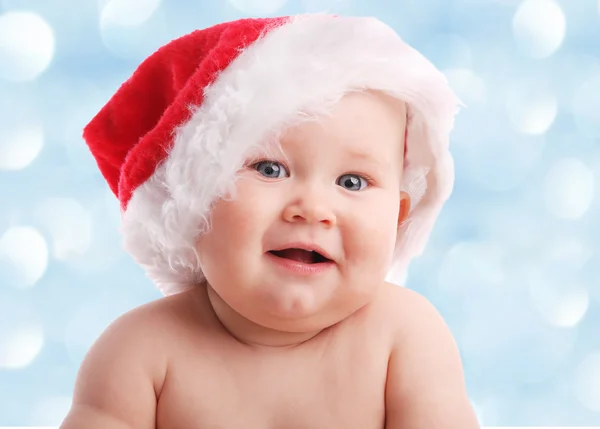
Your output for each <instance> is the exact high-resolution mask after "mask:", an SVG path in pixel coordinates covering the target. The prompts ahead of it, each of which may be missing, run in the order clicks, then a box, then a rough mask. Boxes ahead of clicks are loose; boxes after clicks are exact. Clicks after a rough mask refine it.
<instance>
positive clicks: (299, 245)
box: [269, 242, 335, 262]
mask: <svg viewBox="0 0 600 429" xmlns="http://www.w3.org/2000/svg"><path fill="white" fill-rule="evenodd" d="M285 249H301V250H306V251H309V252H317V253H319V254H320V255H321V256H323V257H324V258H327V259H329V260H330V261H332V262H335V260H334V259H333V257H332V256H331V254H330V253H329V252H327V250H325V249H323V248H322V247H321V246H319V245H318V244H314V243H304V242H292V243H287V244H284V245H282V246H279V247H277V248H275V249H271V250H269V252H278V251H280V250H285Z"/></svg>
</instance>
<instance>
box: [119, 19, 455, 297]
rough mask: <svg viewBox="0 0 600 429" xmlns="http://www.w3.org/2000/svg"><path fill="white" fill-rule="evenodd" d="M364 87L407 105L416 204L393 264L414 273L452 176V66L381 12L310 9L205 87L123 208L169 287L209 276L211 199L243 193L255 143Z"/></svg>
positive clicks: (161, 284)
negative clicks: (202, 241)
mask: <svg viewBox="0 0 600 429" xmlns="http://www.w3.org/2000/svg"><path fill="white" fill-rule="evenodd" d="M363 89H372V90H380V91H384V92H386V93H387V94H390V95H392V96H394V97H397V98H398V99H401V100H403V101H405V102H406V103H407V105H408V114H409V116H408V117H409V121H408V138H407V144H408V156H407V159H406V161H405V173H404V187H405V190H406V191H407V192H408V193H409V194H411V196H412V210H411V213H410V217H409V220H408V221H407V222H406V223H405V225H403V227H402V228H401V230H400V232H399V235H398V237H399V238H398V242H397V245H396V254H395V258H394V261H395V264H394V267H392V270H393V273H394V276H400V275H402V274H403V273H404V271H405V270H406V268H407V266H408V263H409V262H410V260H411V259H412V258H413V257H414V256H417V255H418V254H420V253H421V252H422V250H423V248H424V246H425V244H426V242H427V240H428V237H429V235H430V232H431V230H432V228H433V224H434V222H435V219H436V218H437V216H438V213H439V211H440V209H441V207H442V205H443V204H444V202H445V200H446V199H447V198H448V197H449V195H450V193H451V190H452V187H453V181H454V171H453V161H452V158H451V156H450V153H449V151H448V137H449V133H450V131H451V129H452V127H453V124H454V116H455V114H456V113H457V111H458V108H459V106H460V101H459V100H458V99H457V97H456V96H455V94H454V93H453V92H452V91H451V89H450V88H449V86H448V84H447V81H446V79H445V77H444V76H443V74H442V73H440V72H439V71H438V70H437V69H436V68H435V67H434V66H433V65H432V64H431V63H430V62H429V61H428V60H426V59H425V58H424V57H423V56H421V55H420V54H419V53H418V52H417V51H416V50H414V49H413V48H411V47H410V46H408V45H407V44H406V43H404V42H403V41H402V40H401V39H400V38H399V37H398V35H397V34H396V33H395V32H394V31H393V30H392V29H391V28H389V27H388V26H386V25H385V24H383V23H381V22H380V21H378V20H376V19H373V18H355V17H332V16H328V15H303V16H299V17H295V18H292V19H290V20H289V21H288V22H287V23H286V24H285V25H283V26H280V27H277V28H274V29H271V30H270V31H268V32H267V33H266V34H265V35H264V36H263V37H261V38H260V39H259V40H257V41H256V42H255V43H253V44H252V45H251V46H249V47H248V48H247V49H245V50H244V51H243V52H241V53H240V55H239V56H238V57H237V58H236V59H235V60H234V61H233V62H232V63H231V64H230V66H229V67H228V68H227V69H226V70H224V71H223V72H222V73H221V74H220V75H219V77H218V78H217V79H216V81H215V82H214V83H213V84H212V85H211V86H210V87H208V88H206V89H205V100H204V103H203V104H202V105H201V106H196V107H194V108H193V109H194V110H193V116H192V118H191V120H189V122H187V123H185V124H182V126H181V127H180V128H179V129H177V130H176V133H175V141H174V145H173V149H172V151H171V153H170V154H169V157H168V158H167V160H166V161H165V162H164V163H162V164H161V165H160V166H159V167H158V168H157V170H156V172H155V174H154V175H153V176H152V177H151V178H150V179H149V180H148V181H147V182H146V183H144V184H143V185H142V186H140V187H139V188H138V189H137V190H136V191H135V192H134V194H133V197H132V199H131V201H130V203H129V205H128V208H127V210H126V212H125V213H124V214H123V225H122V232H123V235H124V244H125V248H126V249H127V250H128V251H129V252H130V253H131V254H132V256H133V257H134V259H135V260H136V261H137V262H138V263H140V264H141V265H142V266H143V267H144V268H145V270H146V272H147V274H148V276H149V277H150V278H151V279H152V280H153V281H154V282H155V283H156V284H157V286H158V288H159V289H160V290H161V292H162V293H164V294H166V295H168V294H172V293H177V292H180V291H183V290H185V289H187V288H189V287H191V286H193V285H194V284H196V283H198V282H200V281H202V280H203V275H202V272H201V270H200V267H199V264H198V259H197V255H196V252H195V243H196V241H197V239H198V236H199V235H200V234H202V233H203V232H205V231H207V230H208V228H210V222H209V219H210V209H211V204H212V203H213V202H214V201H215V200H216V199H218V198H223V197H228V196H234V195H235V178H236V172H237V171H238V170H239V168H240V167H241V166H242V165H243V162H244V160H245V158H246V157H247V156H248V153H250V152H251V151H254V150H258V149H260V148H261V147H263V146H264V145H265V142H266V139H267V138H268V137H270V138H271V140H269V141H271V142H272V141H276V139H277V135H278V134H280V133H281V132H283V130H284V129H285V128H286V127H288V126H290V125H293V124H296V123H298V122H300V121H303V120H307V119H310V118H314V117H318V116H319V115H320V114H322V113H325V112H327V111H329V110H330V108H331V107H332V106H333V105H334V104H335V102H336V101H338V100H339V99H340V98H341V97H342V96H343V95H344V94H345V93H347V92H348V91H351V90H363Z"/></svg>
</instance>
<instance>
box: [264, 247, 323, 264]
mask: <svg viewBox="0 0 600 429" xmlns="http://www.w3.org/2000/svg"><path fill="white" fill-rule="evenodd" d="M269 253H270V254H271V255H274V256H277V257H278V258H282V259H289V260H292V261H296V262H301V263H304V264H319V263H324V262H333V261H332V260H331V259H328V258H326V257H325V256H323V255H321V254H320V253H319V252H315V251H314V250H312V251H311V250H304V249H283V250H271V251H270V252H269Z"/></svg>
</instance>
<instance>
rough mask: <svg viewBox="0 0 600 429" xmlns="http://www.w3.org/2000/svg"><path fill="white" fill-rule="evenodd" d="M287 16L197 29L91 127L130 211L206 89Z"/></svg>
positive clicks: (152, 60)
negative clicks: (134, 198) (135, 196)
mask: <svg viewBox="0 0 600 429" xmlns="http://www.w3.org/2000/svg"><path fill="white" fill-rule="evenodd" d="M286 19H287V18H286V17H280V18H268V19H242V20H238V21H232V22H228V23H222V24H218V25H215V26H213V27H210V28H207V29H204V30H197V31H195V32H193V33H190V34H188V35H186V36H183V37H181V38H179V39H176V40H173V41H172V42H170V43H169V44H167V45H165V46H163V47H162V48H160V49H159V50H158V51H156V52H155V53H154V54H152V55H151V56H150V57H148V58H147V59H146V60H145V61H144V62H143V63H142V64H141V65H140V66H139V67H138V69H137V70H136V71H135V72H134V74H133V75H132V77H131V78H130V79H129V80H127V82H125V83H124V84H123V85H122V86H121V87H120V88H119V90H118V91H117V92H116V94H115V95H114V96H113V97H112V98H111V99H110V101H109V102H108V103H107V104H106V105H105V106H104V107H103V108H102V110H101V111H100V112H99V113H98V114H97V115H96V116H95V117H94V118H93V119H92V121H91V122H90V123H89V124H88V125H87V126H86V127H85V129H84V133H83V137H84V139H85V141H86V142H87V144H88V146H89V148H90V151H91V152H92V154H93V156H94V157H95V159H96V162H97V163H98V167H99V168H100V171H101V173H102V175H103V176H104V178H105V179H106V180H107V182H108V184H109V186H110V188H111V190H112V191H113V193H114V194H115V195H117V197H118V198H119V201H120V202H121V207H122V209H123V210H125V208H126V206H127V204H128V202H129V200H130V199H131V195H132V193H133V191H134V190H135V189H136V188H137V187H138V186H140V185H141V184H142V183H144V182H145V181H146V180H148V179H149V178H150V176H152V174H153V173H154V171H155V169H156V167H157V166H158V165H159V163H160V162H161V161H163V160H164V159H165V158H166V156H167V154H168V151H169V149H170V148H171V145H172V144H173V131H174V129H175V128H176V127H177V126H179V125H181V124H183V123H185V122H186V121H187V120H189V118H190V111H189V109H188V106H190V105H193V106H198V105H200V104H201V103H202V100H203V90H204V87H206V86H207V85H208V84H210V83H212V82H213V81H214V80H215V79H216V78H217V77H218V74H219V72H220V71H222V70H223V69H225V68H226V67H227V66H228V65H229V64H230V62H231V61H232V60H233V59H235V57H236V55H238V54H239V52H240V50H241V49H244V48H246V47H247V46H248V45H250V44H252V43H253V42H254V41H256V39H257V38H258V37H259V36H260V35H261V34H263V33H264V32H265V31H267V30H268V29H270V28H271V27H275V26H278V25H281V24H282V23H284V22H285V20H286Z"/></svg>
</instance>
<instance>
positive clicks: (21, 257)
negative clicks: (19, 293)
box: [0, 226, 48, 289]
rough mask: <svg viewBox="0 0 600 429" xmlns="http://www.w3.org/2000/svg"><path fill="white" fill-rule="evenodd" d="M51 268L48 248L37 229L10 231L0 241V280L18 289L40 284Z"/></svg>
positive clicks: (15, 229)
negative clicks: (49, 267) (48, 267)
mask: <svg viewBox="0 0 600 429" xmlns="http://www.w3.org/2000/svg"><path fill="white" fill-rule="evenodd" d="M47 266H48V245H47V244H46V240H45V239H44V237H43V236H42V234H40V233H39V232H38V231H37V230H36V229H33V228H30V227H23V226H15V227H11V228H9V229H8V230H7V231H5V232H4V234H3V235H2V236H1V237H0V280H2V281H3V282H4V283H5V284H7V285H9V286H12V287H15V288H17V289H22V288H28V287H31V286H33V285H35V284H36V283H37V281H38V280H39V279H40V278H42V276H43V275H44V273H45V272H46V267H47Z"/></svg>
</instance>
